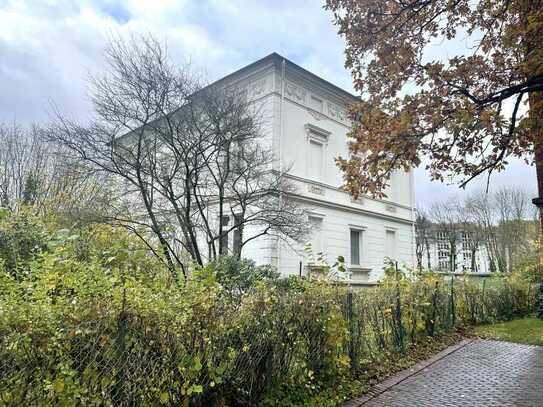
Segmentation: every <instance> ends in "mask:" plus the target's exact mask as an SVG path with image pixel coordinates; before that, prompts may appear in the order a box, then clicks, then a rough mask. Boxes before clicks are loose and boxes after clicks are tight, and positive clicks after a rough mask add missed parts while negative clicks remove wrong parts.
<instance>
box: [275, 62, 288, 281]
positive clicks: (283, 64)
mask: <svg viewBox="0 0 543 407" xmlns="http://www.w3.org/2000/svg"><path fill="white" fill-rule="evenodd" d="M285 66H286V61H285V59H283V60H282V61H281V104H280V106H279V142H278V146H277V147H278V150H279V177H280V178H281V177H283V148H282V142H283V127H284V120H283V105H284V103H285ZM282 204H283V191H282V190H280V191H279V206H281V205H282ZM280 265H281V239H280V237H279V235H278V236H277V269H278V271H279V272H281V271H280V270H279V266H280Z"/></svg>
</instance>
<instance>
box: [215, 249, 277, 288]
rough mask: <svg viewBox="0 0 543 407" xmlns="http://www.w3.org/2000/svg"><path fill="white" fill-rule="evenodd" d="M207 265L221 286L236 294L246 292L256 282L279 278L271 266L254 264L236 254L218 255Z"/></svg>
mask: <svg viewBox="0 0 543 407" xmlns="http://www.w3.org/2000/svg"><path fill="white" fill-rule="evenodd" d="M207 267H208V268H209V270H211V272H212V273H213V274H214V276H215V278H216V280H217V282H218V283H219V284H220V285H221V286H222V287H224V288H225V289H226V290H227V291H230V292H232V293H236V294H243V293H245V292H247V291H248V290H249V289H250V288H252V287H254V286H255V284H256V283H257V282H261V281H271V280H276V279H278V278H279V273H277V271H275V270H274V268H273V267H272V266H270V265H262V266H256V264H255V262H254V261H253V260H249V259H240V258H238V257H236V256H220V257H218V258H217V259H216V260H214V261H212V262H210V263H209V264H208V265H207Z"/></svg>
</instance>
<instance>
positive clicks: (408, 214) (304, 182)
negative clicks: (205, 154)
mask: <svg viewBox="0 0 543 407" xmlns="http://www.w3.org/2000/svg"><path fill="white" fill-rule="evenodd" d="M218 84H219V85H220V86H223V85H224V86H227V87H230V86H235V87H238V88H240V89H242V90H243V91H245V92H246V93H247V96H248V97H249V98H251V99H252V100H254V102H255V103H257V104H258V105H259V108H260V110H261V112H262V114H263V118H264V128H263V130H264V136H263V138H264V139H263V143H266V144H267V143H269V144H268V145H269V146H271V147H272V148H273V151H274V154H275V155H276V158H277V160H276V170H278V171H280V170H281V169H282V168H283V169H284V168H289V171H288V173H289V177H290V178H291V179H292V181H293V183H295V184H296V186H297V193H296V194H293V195H291V196H288V197H284V199H296V200H298V201H299V202H300V204H301V205H303V206H304V207H306V208H307V210H308V213H309V219H308V220H309V222H310V223H311V224H312V226H313V228H312V231H313V232H312V236H311V237H310V238H309V240H310V242H311V244H312V247H313V251H314V252H319V251H322V252H323V253H325V254H326V257H327V259H328V260H329V262H330V263H333V262H334V261H335V259H336V258H337V257H338V256H344V257H345V259H346V262H347V266H348V267H349V268H350V270H351V271H352V273H353V274H352V275H353V280H354V279H356V280H361V281H377V280H379V279H380V278H381V277H382V275H383V265H384V259H385V257H390V258H393V259H395V260H397V261H398V262H400V263H404V264H407V265H409V266H413V265H414V262H415V255H414V228H413V219H414V218H413V202H414V191H413V176H412V173H403V172H402V173H396V174H394V176H393V177H392V180H391V187H390V188H389V191H387V195H388V196H389V198H387V199H383V200H377V199H372V198H370V197H367V196H362V197H360V198H359V199H358V200H356V201H354V200H353V199H352V197H351V196H350V195H349V194H347V193H344V192H342V191H341V190H340V186H341V185H342V183H343V180H342V174H341V172H340V170H339V169H338V168H337V167H336V165H335V162H334V158H335V157H337V156H339V155H343V156H345V155H346V153H347V140H348V139H347V133H348V132H349V130H350V122H349V119H348V117H347V115H346V107H347V106H348V105H349V104H350V103H352V102H354V101H356V98H355V97H354V96H353V95H351V94H349V93H347V92H346V91H344V90H342V89H340V88H338V87H336V86H334V85H332V84H330V83H328V82H326V81H324V80H323V79H321V78H319V77H317V76H316V75H313V74H311V73H310V72H308V71H306V70H304V69H303V68H301V67H299V66H297V65H296V64H294V63H292V62H290V61H288V60H286V59H284V58H283V57H281V56H280V55H277V54H271V55H269V56H267V57H265V58H263V59H261V60H259V61H257V62H255V63H253V64H251V65H249V66H247V67H245V68H242V69H241V70H239V71H237V72H235V73H233V74H231V75H228V76H227V77H225V78H223V79H221V80H219V81H218ZM244 233H250V231H249V230H246V231H245V232H244ZM229 239H230V240H232V239H233V237H229ZM229 247H232V246H231V244H229ZM303 247H304V242H300V243H297V244H292V243H287V242H284V241H282V240H280V239H277V238H272V237H262V238H258V239H255V240H254V241H252V242H250V243H249V244H248V245H247V246H246V247H244V250H243V253H242V256H243V257H248V258H252V259H254V260H255V261H256V262H257V263H259V264H263V263H269V264H272V265H274V266H275V267H277V269H278V271H280V272H281V273H282V274H283V275H288V274H298V273H299V271H300V269H301V270H302V273H304V272H305V267H306V265H307V264H306V263H307V258H306V257H307V256H306V254H305V253H304V250H303Z"/></svg>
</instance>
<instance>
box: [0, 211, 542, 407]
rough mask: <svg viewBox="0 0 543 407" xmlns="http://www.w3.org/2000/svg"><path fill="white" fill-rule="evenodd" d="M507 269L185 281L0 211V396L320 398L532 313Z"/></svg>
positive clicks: (126, 241)
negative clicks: (365, 285)
mask: <svg viewBox="0 0 543 407" xmlns="http://www.w3.org/2000/svg"><path fill="white" fill-rule="evenodd" d="M535 294H536V290H535V288H534V287H533V286H532V284H531V283H530V282H528V281H526V280H524V279H522V278H521V277H519V276H516V275H508V276H501V277H494V278H491V279H489V280H488V281H487V282H485V283H483V284H480V283H472V282H470V281H469V280H468V279H464V278H457V279H455V280H452V281H445V280H443V279H442V278H441V277H439V276H437V275H434V274H430V273H421V274H418V275H411V274H410V273H408V272H405V273H404V272H401V271H397V270H395V269H391V270H388V271H387V276H386V278H385V279H384V281H383V282H382V284H381V285H380V286H379V287H377V288H374V289H367V290H360V291H354V292H350V291H349V290H348V289H347V288H346V287H345V286H344V285H343V284H339V283H337V282H336V281H333V280H331V279H329V278H327V277H326V276H322V278H316V279H314V280H311V281H308V280H305V279H301V278H297V277H291V278H287V279H281V278H279V277H278V274H277V273H276V271H275V270H273V269H271V268H270V267H268V266H266V267H257V266H255V265H254V264H253V263H252V262H250V261H247V260H240V259H237V258H227V257H223V258H218V259H217V260H216V261H214V262H213V263H211V264H209V265H206V266H204V267H202V266H194V267H192V269H191V270H190V273H189V274H188V278H187V279H186V280H182V279H175V278H173V277H172V275H171V270H169V269H168V267H167V266H165V265H164V263H162V262H160V261H159V260H158V259H157V257H156V256H154V255H152V254H150V251H149V248H148V247H147V246H145V245H144V243H142V241H141V240H140V239H138V238H137V237H135V236H132V235H131V234H129V233H128V232H126V230H125V229H120V228H115V227H111V226H106V225H100V224H97V225H90V226H84V227H72V228H70V229H60V228H59V223H58V220H56V219H54V217H45V216H40V217H38V216H36V215H34V214H33V213H32V212H31V211H30V210H24V209H23V210H21V211H19V212H18V213H17V214H15V213H8V212H7V211H6V212H3V213H2V214H1V215H0V405H5V406H23V405H24V406H31V405H59V406H72V405H87V406H113V405H115V406H118V405H142V406H145V405H149V406H150V405H152V406H156V405H172V406H173V405H175V406H253V405H262V406H301V405H306V406H327V405H329V406H334V405H339V404H341V403H342V402H343V401H344V400H345V399H346V398H349V397H351V396H355V395H358V394H360V393H361V392H363V391H364V390H366V389H367V387H368V385H369V384H370V383H371V382H372V380H375V379H376V378H379V377H383V376H384V375H386V374H387V373H389V372H390V371H392V370H395V369H397V368H399V367H402V366H405V364H406V363H408V361H410V360H412V358H413V354H414V352H416V351H417V349H429V348H432V346H434V347H435V346H436V345H435V344H439V341H440V340H441V339H440V338H444V337H446V335H452V334H453V333H454V332H457V331H458V329H461V328H462V327H467V326H471V325H476V324H481V323H485V322H491V321H501V320H509V319H513V318H515V317H521V316H525V315H528V314H530V313H532V312H533V310H534V302H535Z"/></svg>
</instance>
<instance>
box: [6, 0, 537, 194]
mask: <svg viewBox="0 0 543 407" xmlns="http://www.w3.org/2000/svg"><path fill="white" fill-rule="evenodd" d="M132 32H136V33H151V34H153V35H154V36H156V37H157V38H158V39H160V40H163V41H166V42H167V44H168V49H169V52H170V54H171V55H172V56H173V58H174V59H175V60H179V61H180V62H184V61H187V60H189V61H190V62H191V63H192V64H193V66H194V67H196V68H198V69H200V70H203V71H204V73H205V76H206V77H207V78H208V79H209V80H213V79H218V78H220V77H221V76H223V75H226V74H228V73H230V72H232V71H233V70H235V69H238V68H240V67H242V66H244V65H247V64H249V63H251V62H253V61H254V60H256V59H259V58H261V57H263V56H265V55H267V54H269V53H271V52H274V51H275V52H278V53H279V54H282V55H283V56H285V57H287V58H289V59H291V60H292V61H293V62H295V63H297V64H299V65H301V66H303V67H304V68H306V69H308V70H310V71H312V72H314V73H315V74H317V75H319V76H321V77H322V78H324V79H326V80H328V81H331V82H333V83H334V84H336V85H338V86H341V87H343V88H344V89H346V90H349V91H352V90H353V89H352V85H351V78H350V76H349V73H348V72H347V71H346V70H345V69H344V67H343V63H344V58H343V48H344V43H343V41H342V39H341V38H340V37H338V35H337V34H336V29H335V27H334V26H333V25H332V23H331V17H330V15H329V13H327V12H325V11H324V10H322V8H321V3H320V2H319V1H316V0H299V1H290V0H258V1H255V0H193V1H190V0H152V1H151V0H120V1H113V0H111V1H110V0H88V1H87V0H81V1H76V0H59V1H54V0H49V1H41V0H0V121H13V120H16V121H17V122H18V123H20V124H26V123H32V122H42V121H46V120H47V118H48V115H49V113H50V111H51V105H52V104H55V105H56V106H57V107H58V108H59V109H60V110H61V111H63V112H66V113H69V114H71V115H73V116H75V117H80V118H83V117H85V115H87V114H88V112H89V104H88V100H87V98H86V90H85V78H86V76H87V74H88V73H89V72H92V73H97V72H100V69H101V64H102V60H103V58H102V52H103V49H104V47H105V45H106V43H107V39H108V37H109V36H111V34H112V33H120V34H125V33H126V34H128V33H132ZM434 52H439V49H437V48H436V50H435V51H434ZM0 148H1V146H0ZM415 174H416V178H415V179H416V194H417V201H418V202H421V203H425V204H427V203H429V202H432V201H435V200H440V199H443V198H444V197H446V196H448V195H454V194H465V193H466V192H463V191H461V190H459V189H458V188H457V187H455V186H448V185H444V184H441V183H436V182H430V181H429V180H428V177H427V176H426V174H425V173H424V170H422V169H417V170H416V173H415ZM485 184H486V179H480V180H478V181H477V182H475V183H474V184H473V185H472V186H471V187H470V188H469V189H477V188H481V187H482V186H484V185H485ZM491 184H492V185H493V187H494V188H496V187H498V186H501V185H520V186H523V187H525V188H528V189H532V190H535V170H534V169H533V168H531V167H528V166H526V165H524V164H521V163H519V162H514V163H513V164H512V165H511V166H510V167H509V168H508V169H507V170H506V171H505V172H503V173H501V174H498V175H495V176H493V178H492V183H491Z"/></svg>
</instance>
